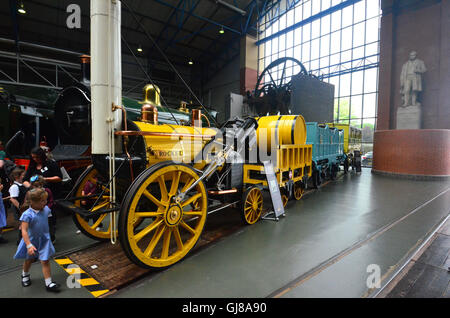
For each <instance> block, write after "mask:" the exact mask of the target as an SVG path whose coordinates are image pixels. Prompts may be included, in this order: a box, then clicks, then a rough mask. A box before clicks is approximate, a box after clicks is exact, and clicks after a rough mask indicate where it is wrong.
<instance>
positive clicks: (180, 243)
mask: <svg viewBox="0 0 450 318" xmlns="http://www.w3.org/2000/svg"><path fill="white" fill-rule="evenodd" d="M173 234H174V235H173V236H174V237H175V242H177V246H178V250H179V251H180V250H183V241H182V240H181V235H180V230H179V229H178V227H176V228H175V229H174V230H173Z"/></svg>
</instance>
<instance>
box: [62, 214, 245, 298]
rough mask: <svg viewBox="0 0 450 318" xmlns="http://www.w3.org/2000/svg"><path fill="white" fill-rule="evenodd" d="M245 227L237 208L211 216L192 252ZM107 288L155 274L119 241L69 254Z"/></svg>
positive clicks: (112, 289) (114, 287)
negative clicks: (136, 260)
mask: <svg viewBox="0 0 450 318" xmlns="http://www.w3.org/2000/svg"><path fill="white" fill-rule="evenodd" d="M243 226H244V225H243V224H242V221H241V219H240V216H239V213H238V211H237V210H235V209H228V210H225V211H221V212H220V213H216V214H210V215H208V222H207V224H206V226H205V230H204V232H203V233H202V235H201V238H200V240H199V241H198V243H197V245H196V246H195V248H194V250H193V251H192V252H191V253H190V255H193V254H195V253H197V252H199V251H200V250H202V249H203V248H204V247H206V246H208V245H209V244H211V243H214V242H218V241H219V240H220V239H221V238H224V237H226V236H228V235H230V234H232V233H235V232H236V231H238V230H239V229H241V228H242V227H243ZM66 257H68V258H70V259H71V260H72V261H73V262H74V263H75V264H77V265H78V266H80V267H81V268H82V269H83V270H84V271H85V272H87V273H88V274H89V275H90V276H92V277H93V278H94V279H96V280H97V281H98V282H100V283H101V284H102V285H103V286H104V287H105V288H107V289H109V290H111V291H114V290H118V289H120V288H122V287H123V286H126V285H128V284H130V283H132V282H134V281H136V280H138V279H140V278H142V277H144V276H149V275H154V274H155V273H154V272H152V271H150V270H148V269H143V268H141V267H139V266H137V265H135V264H134V263H132V262H131V261H130V260H129V259H128V258H127V256H126V255H125V253H124V252H123V250H122V247H121V246H120V243H119V242H117V243H116V244H115V245H112V244H111V243H110V242H104V243H101V244H98V245H97V246H94V247H91V248H88V249H85V250H82V251H78V252H75V253H72V254H68V255H66ZM94 265H95V266H94ZM92 266H94V267H95V269H92Z"/></svg>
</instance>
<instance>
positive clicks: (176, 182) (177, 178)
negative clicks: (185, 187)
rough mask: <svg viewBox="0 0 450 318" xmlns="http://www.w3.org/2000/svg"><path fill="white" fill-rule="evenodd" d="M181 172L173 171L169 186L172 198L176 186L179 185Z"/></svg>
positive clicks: (175, 191) (176, 188)
mask: <svg viewBox="0 0 450 318" xmlns="http://www.w3.org/2000/svg"><path fill="white" fill-rule="evenodd" d="M180 176H181V171H175V172H174V176H173V179H172V185H171V186H170V193H169V195H170V196H174V195H175V194H176V193H177V190H178V185H179V183H180Z"/></svg>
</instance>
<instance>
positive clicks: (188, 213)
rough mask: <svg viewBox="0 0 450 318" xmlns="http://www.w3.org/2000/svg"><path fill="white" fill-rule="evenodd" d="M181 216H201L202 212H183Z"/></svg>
mask: <svg viewBox="0 0 450 318" xmlns="http://www.w3.org/2000/svg"><path fill="white" fill-rule="evenodd" d="M183 215H203V212H202V211H187V212H183Z"/></svg>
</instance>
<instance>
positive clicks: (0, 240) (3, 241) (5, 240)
mask: <svg viewBox="0 0 450 318" xmlns="http://www.w3.org/2000/svg"><path fill="white" fill-rule="evenodd" d="M4 243H8V240H7V239H5V238H4V237H3V236H0V244H4Z"/></svg>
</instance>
